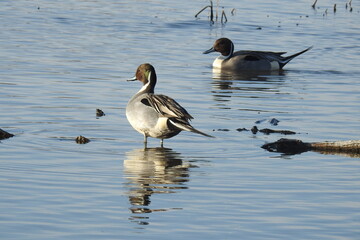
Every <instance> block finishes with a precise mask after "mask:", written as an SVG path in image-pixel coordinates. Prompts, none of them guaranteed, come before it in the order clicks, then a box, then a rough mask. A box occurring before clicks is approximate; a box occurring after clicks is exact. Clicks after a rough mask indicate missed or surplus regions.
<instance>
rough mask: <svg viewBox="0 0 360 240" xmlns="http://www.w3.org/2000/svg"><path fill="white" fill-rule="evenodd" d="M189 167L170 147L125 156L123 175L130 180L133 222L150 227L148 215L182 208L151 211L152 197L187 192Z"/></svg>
mask: <svg viewBox="0 0 360 240" xmlns="http://www.w3.org/2000/svg"><path fill="white" fill-rule="evenodd" d="M189 167H190V166H189V165H187V166H185V165H184V164H183V160H182V159H181V156H180V153H177V152H175V151H173V150H172V149H170V148H160V147H158V148H142V149H134V150H132V151H129V152H127V153H126V159H125V161H124V172H125V176H126V178H127V180H128V181H127V183H126V188H127V189H128V192H127V194H128V197H129V202H130V204H131V207H130V211H131V213H132V214H133V215H131V216H130V218H129V220H130V221H131V222H135V223H138V224H139V225H148V224H149V216H144V214H149V213H153V212H164V211H169V210H181V208H176V207H173V208H157V209H154V208H151V207H150V204H151V199H150V197H151V196H152V195H153V194H166V193H167V194H168V193H176V192H177V191H179V190H182V189H187V188H188V187H187V186H186V185H185V184H186V182H188V181H189Z"/></svg>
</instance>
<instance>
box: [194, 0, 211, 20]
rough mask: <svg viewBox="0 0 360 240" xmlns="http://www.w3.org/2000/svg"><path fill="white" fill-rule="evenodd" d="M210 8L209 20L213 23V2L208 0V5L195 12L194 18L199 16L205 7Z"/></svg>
mask: <svg viewBox="0 0 360 240" xmlns="http://www.w3.org/2000/svg"><path fill="white" fill-rule="evenodd" d="M207 8H210V22H211V23H214V9H213V2H212V1H211V0H210V5H208V6H205V7H203V8H202V9H201V10H200V11H199V12H198V13H197V14H195V18H197V17H198V16H199V14H200V13H202V12H203V11H204V10H205V9H207Z"/></svg>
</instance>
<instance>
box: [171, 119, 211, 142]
mask: <svg viewBox="0 0 360 240" xmlns="http://www.w3.org/2000/svg"><path fill="white" fill-rule="evenodd" d="M170 123H171V124H172V125H174V126H175V127H177V128H180V129H182V130H185V131H189V132H193V133H197V134H200V135H203V136H206V137H211V138H214V136H211V135H209V134H206V133H203V132H201V131H199V130H197V129H195V128H194V127H193V126H191V125H190V124H187V123H183V122H180V121H179V122H178V121H173V120H170Z"/></svg>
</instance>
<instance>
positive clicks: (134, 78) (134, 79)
mask: <svg viewBox="0 0 360 240" xmlns="http://www.w3.org/2000/svg"><path fill="white" fill-rule="evenodd" d="M136 80H137V78H136V76H134V77H132V78H130V79H128V80H126V81H128V82H129V81H136Z"/></svg>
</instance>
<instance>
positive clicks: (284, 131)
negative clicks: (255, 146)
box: [259, 128, 296, 135]
mask: <svg viewBox="0 0 360 240" xmlns="http://www.w3.org/2000/svg"><path fill="white" fill-rule="evenodd" d="M259 132H261V133H265V134H270V133H280V134H284V135H292V134H296V132H293V131H290V130H273V129H270V128H264V129H261V130H259Z"/></svg>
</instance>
